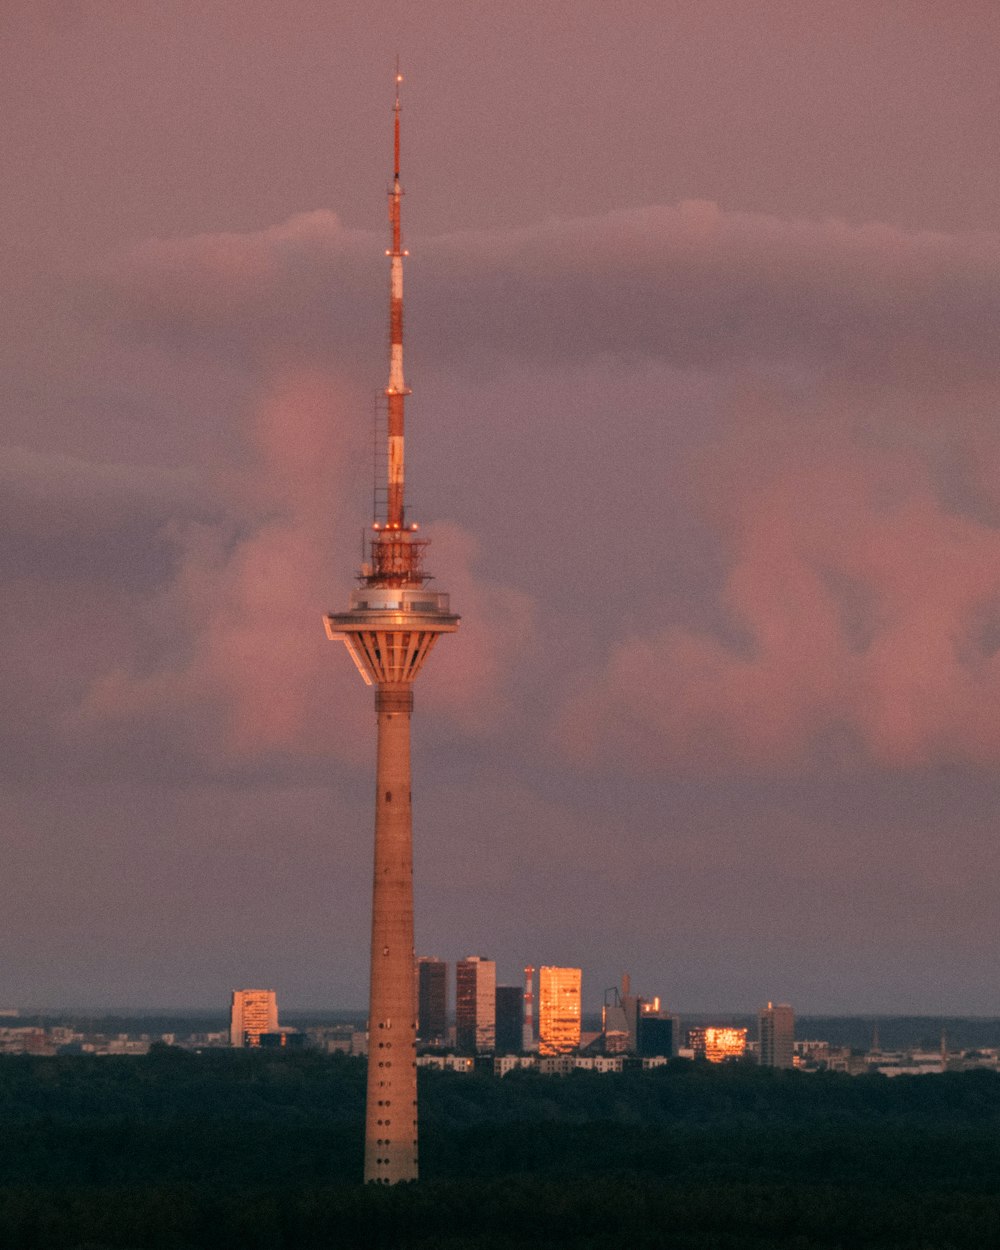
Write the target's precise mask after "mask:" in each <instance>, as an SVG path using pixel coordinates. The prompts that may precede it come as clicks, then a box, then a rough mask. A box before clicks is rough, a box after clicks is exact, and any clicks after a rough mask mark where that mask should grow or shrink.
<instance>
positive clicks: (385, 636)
mask: <svg viewBox="0 0 1000 1250" xmlns="http://www.w3.org/2000/svg"><path fill="white" fill-rule="evenodd" d="M401 81H402V79H401V76H400V75H399V73H398V72H397V74H396V101H395V105H394V108H393V154H394V161H393V179H392V186H391V188H390V189H389V225H390V230H391V239H392V247H391V248H390V250H389V251H388V252H387V253H386V254H387V256H388V257H389V271H390V297H389V341H390V347H389V385H388V386H387V387H386V389H385V394H386V400H387V407H388V447H387V451H388V472H387V482H386V485H387V488H388V489H387V493H386V507H385V516H384V517H376V520H375V522H374V525H373V534H372V537H371V540H370V544H369V551H368V554H369V560H368V561H367V562H366V563H365V564H363V565H362V567H361V572H360V574H359V576H358V582H359V586H358V589H357V590H355V591H353V592H352V594H351V602H350V608H349V609H348V611H346V612H338V613H333V614H331V615H329V616H327V617H325V618H324V620H325V624H326V632H327V635H328V636H329V637H330V638H331V639H338V640H342V641H343V642H345V643H346V644H347V649H348V651H349V652H350V653H351V658H352V659H353V660H354V663H355V664H356V665H357V667H358V671H359V672H360V674H361V676H362V677H363V678H364V680H365V683H366V684H367V685H369V686H372V685H374V687H375V715H376V720H377V723H378V754H377V764H376V777H375V875H374V887H373V892H372V946H371V990H370V997H369V1011H368V1029H369V1044H368V1097H367V1108H366V1116H365V1180H366V1181H374V1182H377V1183H380V1184H383V1185H392V1184H395V1183H396V1182H397V1181H412V1180H416V1179H417V1063H416V1053H417V1052H416V1033H417V1009H416V1001H415V993H414V974H413V969H414V949H413V827H412V818H411V809H410V714H411V712H412V710H413V682H414V680H415V679H416V676H417V674H418V673H419V672H420V668H421V665H422V664H423V662H424V660H425V659H426V658H427V656H428V654H429V653H430V650H431V648H432V647H433V646H434V644H435V643H436V642H437V640H438V638H439V637H440V636H441V635H442V634H452V633H454V632H455V630H456V629H457V628H458V620H459V618H458V617H457V616H453V615H452V613H451V609H450V607H449V603H448V596H447V595H446V594H442V593H440V592H438V591H431V590H428V589H427V583H428V581H429V580H430V575H429V574H428V573H426V572H425V571H424V567H423V558H424V552H425V550H426V548H427V543H426V541H423V540H421V539H418V538H417V526H416V525H415V524H413V523H412V522H410V521H408V520H407V516H406V507H405V503H404V491H403V487H404V480H405V472H404V464H405V461H404V456H403V405H404V403H405V400H406V396H407V395H409V394H410V389H409V387H408V386H407V385H406V382H405V381H404V378H403V257H404V256H406V254H407V253H406V252H405V251H404V250H403V244H402V221H401V212H400V209H401V204H402V195H403V192H402V188H401V186H400V181H399V115H400V103H399V84H400V82H401Z"/></svg>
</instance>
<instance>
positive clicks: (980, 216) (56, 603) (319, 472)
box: [0, 0, 1000, 1016]
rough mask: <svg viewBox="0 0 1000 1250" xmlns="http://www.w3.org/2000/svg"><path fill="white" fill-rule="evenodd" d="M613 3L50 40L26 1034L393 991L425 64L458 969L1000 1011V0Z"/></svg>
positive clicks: (425, 263) (392, 9)
mask: <svg viewBox="0 0 1000 1250" xmlns="http://www.w3.org/2000/svg"><path fill="white" fill-rule="evenodd" d="M570 12H571V11H570V9H569V8H568V7H566V6H560V5H559V4H555V5H553V6H551V8H549V7H546V9H545V11H544V12H538V11H537V10H536V6H531V5H528V4H522V3H517V2H515V3H512V4H510V5H505V6H503V10H502V11H501V10H499V9H497V10H490V9H479V10H477V11H475V12H470V11H469V10H468V8H467V6H462V5H459V4H450V3H434V2H432V3H430V4H428V5H427V6H422V9H421V13H420V15H419V16H418V15H411V14H410V13H409V12H408V10H407V9H406V7H405V6H402V5H398V6H397V5H391V4H384V5H376V6H373V8H372V9H371V10H370V11H366V13H365V15H364V17H363V18H362V17H361V16H360V15H358V14H357V13H355V12H353V11H352V6H350V5H347V4H336V3H334V4H328V5H319V4H315V3H312V2H311V0H310V2H305V0H301V2H300V0H296V2H295V3H292V4H290V5H287V6H285V7H283V9H282V12H281V14H276V13H275V12H274V11H273V8H271V7H270V6H268V5H266V4H264V3H259V2H257V0H250V2H249V3H240V4H238V5H237V4H236V3H235V2H231V0H214V2H213V3H212V4H210V5H208V6H198V8H197V9H196V10H195V9H193V8H192V6H190V5H187V4H184V3H181V2H180V0H165V2H164V3H162V4H160V5H158V6H157V9H156V11H155V13H154V12H151V11H147V10H145V9H143V10H139V9H137V8H135V6H127V5H124V4H118V3H114V2H112V3H88V2H85V0H81V2H80V3H73V4H66V5H61V4H60V5H30V6H29V5H18V4H15V5H13V6H11V7H10V8H9V9H8V10H7V11H6V12H5V14H4V16H3V18H2V19H0V23H2V28H3V32H4V35H5V37H6V38H7V41H8V45H9V47H10V49H11V56H10V61H11V65H10V73H9V75H8V76H7V78H6V80H5V81H4V82H3V83H2V84H0V98H2V100H3V104H4V110H5V118H6V119H7V120H6V123H5V130H6V138H7V143H8V150H7V161H6V166H7V168H8V169H9V170H16V171H17V177H16V178H15V179H14V180H13V191H14V194H12V195H11V196H10V197H8V200H9V202H8V203H6V205H4V206H0V227H2V229H3V237H4V239H5V240H6V242H7V244H8V246H7V247H6V248H4V249H3V250H2V253H0V264H2V281H3V289H4V291H5V299H4V301H3V303H2V306H0V317H2V318H3V321H4V334H3V335H0V343H2V344H3V346H2V347H0V353H2V355H0V361H2V363H0V394H2V396H3V400H4V410H5V412H6V413H7V423H6V428H5V434H4V439H3V451H2V460H0V465H2V471H3V479H4V487H5V489H4V490H3V492H2V495H0V498H2V499H3V509H4V512H3V522H4V533H5V538H6V541H5V542H4V544H3V546H2V552H0V554H2V558H3V578H4V588H5V595H4V620H5V624H6V627H7V628H6V631H5V633H6V647H5V654H4V659H3V674H2V680H3V683H4V693H5V700H6V702H7V709H8V711H7V716H6V717H5V718H4V721H3V725H4V730H3V732H4V734H5V737H4V753H3V768H4V776H5V781H4V785H3V787H2V788H0V803H2V812H0V829H2V834H0V838H2V842H0V846H2V853H3V856H4V865H5V871H4V874H3V884H2V886H0V889H2V895H0V900H2V903H3V907H4V912H5V915H6V916H7V917H8V918H9V925H8V928H9V930H10V933H9V935H8V939H7V943H6V947H5V952H4V974H3V976H2V977H0V1003H5V1002H10V1004H11V1005H13V1006H16V1005H25V1006H28V1005H31V1006H45V1005H51V1006H67V1007H75V1006H87V1007H94V1006H97V1005H110V1004H115V1005H116V1006H119V1007H126V1006H130V1005H131V1006H138V1005H143V1004H145V1005H150V1004H153V1003H159V1004H162V1003H165V1002H186V1003H187V1004H188V1005H189V1006H192V1007H194V1006H198V1005H200V1004H201V1005H211V1004H214V1003H216V1002H219V1001H223V1000H224V999H225V997H226V996H227V995H228V994H229V992H230V990H231V989H232V986H234V985H239V984H246V985H257V984H259V985H274V986H277V987H278V989H279V992H280V993H281V998H282V1002H283V1004H287V1006H288V1007H289V1008H290V1009H294V1008H295V1007H296V1006H299V1005H302V1006H317V1005H321V1004H331V1005H334V1004H345V1005H355V1006H356V1005H357V1004H359V1003H361V1002H363V1000H364V991H363V986H364V983H365V979H366V975H367V972H366V966H367V932H368V930H367V919H366V913H367V907H368V898H369V895H368V889H369V874H370V866H369V862H368V855H369V850H368V848H369V838H370V775H371V770H372V765H373V753H372V752H371V750H370V744H369V741H368V739H369V737H370V735H369V734H368V720H369V717H368V713H367V704H366V702H365V700H364V698H363V696H361V695H360V694H359V692H358V691H357V690H356V689H355V688H354V687H355V683H356V676H355V674H354V673H353V672H352V671H350V666H347V665H344V666H339V665H338V666H335V665H334V664H332V663H331V657H330V655H329V645H328V643H326V642H325V640H324V639H323V638H322V637H321V636H320V637H316V636H315V635H316V617H317V613H318V612H320V611H322V610H324V609H332V608H335V607H336V606H337V605H339V604H342V603H343V602H345V601H346V594H347V591H348V589H349V587H350V576H349V574H350V570H351V569H352V568H353V567H354V565H355V563H356V558H355V552H356V551H357V534H358V530H359V529H360V525H361V522H362V521H363V519H364V518H365V517H366V516H367V515H368V500H369V498H370V480H371V471H370V452H369V437H370V428H371V408H372V396H373V394H374V393H375V392H376V391H377V390H378V389H379V388H380V386H381V385H382V382H383V377H384V364H383V350H384V340H385V331H384V292H385V282H384V273H383V268H384V256H383V252H384V223H383V213H382V208H381V201H380V192H381V190H382V188H383V186H384V183H385V171H384V159H383V156H384V142H383V136H384V130H385V126H386V124H387V123H388V119H389V110H388V108H387V107H386V103H385V99H384V94H385V82H386V81H387V75H388V74H389V73H390V72H391V69H392V59H393V55H394V53H395V51H396V49H397V47H398V50H399V53H400V56H401V60H402V68H403V71H404V73H405V75H406V87H407V101H406V107H407V135H408V137H407V145H408V148H407V151H408V156H407V174H406V177H407V189H408V191H409V192H410V194H409V196H408V198H407V202H406V212H407V233H408V243H409V245H410V246H411V247H412V250H413V257H412V260H411V262H409V267H408V270H407V283H408V288H407V302H408V310H407V311H408V314H409V321H408V347H409V352H408V362H409V363H408V369H409V376H408V382H409V383H410V384H411V385H412V386H413V388H414V392H415V395H414V400H413V402H412V404H411V405H410V406H409V407H408V413H407V415H408V417H409V418H410V421H411V428H412V429H413V430H414V433H415V438H414V441H413V444H412V456H411V462H410V464H411V471H410V473H409V474H408V486H411V487H412V494H411V499H412V502H413V504H414V510H415V515H417V516H418V517H419V519H420V521H421V522H422V529H423V532H424V533H425V534H426V536H427V537H429V538H430V539H431V540H432V541H433V544H434V545H433V548H432V553H433V556H434V559H433V563H432V568H433V571H434V573H435V574H436V575H437V578H438V579H439V581H438V583H435V584H439V585H440V586H441V587H446V588H447V589H448V591H450V592H451V594H452V596H453V599H454V602H455V603H456V604H457V605H459V606H460V609H461V611H462V615H463V625H462V631H461V633H460V634H459V635H457V636H456V638H455V639H453V640H451V642H450V644H449V647H448V648H447V649H442V651H441V653H439V654H437V655H436V656H435V661H434V664H433V665H432V666H431V668H430V669H429V670H428V673H427V674H426V676H425V677H424V679H423V683H422V686H421V699H420V717H421V733H420V735H419V741H417V742H415V744H414V772H415V775H416V779H417V787H418V788H417V791H416V793H415V796H414V806H415V825H416V827H415V831H414V832H415V842H416V847H417V859H416V864H415V889H416V908H417V949H418V951H434V952H437V953H439V954H441V956H442V957H444V958H447V959H448V960H449V962H454V961H455V959H457V958H458V957H460V956H461V955H463V954H464V953H466V952H467V951H471V950H485V951H488V952H489V953H490V957H491V958H495V959H496V961H497V963H498V965H499V966H501V967H503V968H505V969H510V970H511V971H513V970H515V969H519V968H520V967H522V966H523V964H524V963H525V961H526V959H527V958H528V957H529V956H530V958H531V960H532V961H533V962H534V963H535V964H536V966H537V965H539V964H541V963H547V964H551V965H555V966H582V968H583V978H584V984H585V985H587V984H590V985H608V986H611V985H615V984H616V983H617V981H618V978H619V976H620V973H621V971H622V969H623V968H628V969H629V970H630V971H631V973H632V975H633V980H634V982H635V984H636V985H640V986H643V987H645V988H646V989H647V990H648V991H649V992H651V993H656V994H659V995H661V997H662V998H663V1001H664V1003H665V1004H667V1005H669V1006H670V1009H671V1010H678V1011H685V1010H686V1011H689V1012H693V1011H701V1010H721V1009H723V1008H725V1009H728V1010H738V1009H747V1010H756V1008H757V1007H758V1006H759V1004H760V1003H762V1002H765V1001H768V1000H774V1001H788V1002H792V1003H794V1004H795V1006H796V1011H797V1012H798V1013H801V1014H815V1013H818V1012H820V1011H822V1012H826V1013H829V1014H840V1013H841V1012H842V1011H843V1009H845V1008H849V1009H850V1010H852V1011H855V1012H857V1013H859V1014H873V1015H879V1014H890V1013H891V1014H908V1013H921V1014H924V1013H928V1014H980V1015H984V1016H990V1015H993V1014H994V1013H995V1012H996V1010H997V1009H998V1008H997V1004H998V1002H1000V987H998V985H997V981H996V978H995V974H994V973H993V971H992V959H991V950H992V945H991V943H992V934H993V932H994V930H995V921H996V915H997V912H998V910H1000V886H998V885H997V882H998V881H1000V849H998V846H997V838H996V831H995V816H994V813H995V811H996V810H997V806H998V802H997V801H998V799H1000V785H998V778H997V767H998V764H1000V697H998V696H1000V660H998V659H997V640H998V639H1000V473H998V470H997V468H996V465H997V464H1000V456H998V455H997V453H998V451H1000V447H998V441H1000V435H998V433H997V430H996V421H995V411H996V407H997V400H998V399H1000V375H998V366H997V363H996V362H997V360H998V359H1000V355H998V353H997V352H996V350H995V349H996V343H995V340H996V338H997V331H996V326H997V312H998V310H1000V204H998V202H997V197H998V193H997V189H996V186H995V179H994V177H993V175H992V171H993V170H994V169H995V167H996V157H997V150H996V149H997V145H998V140H997V136H996V134H995V127H994V126H993V125H992V119H993V118H994V117H995V115H996V105H997V98H996V97H997V95H998V92H1000V89H998V87H997V84H996V81H995V72H994V66H995V63H996V58H997V54H998V53H1000V14H998V13H997V12H996V11H995V10H994V9H993V8H992V6H986V5H979V4H975V3H970V4H967V5H964V6H962V17H961V20H955V17H954V13H955V10H954V7H953V6H941V5H937V4H933V3H916V2H915V3H912V4H910V5H904V6H899V7H898V8H897V9H895V10H894V11H893V12H892V13H888V12H882V13H873V12H871V11H870V6H867V5H865V4H862V3H844V2H839V0H835V2H833V3H831V4H830V5H828V6H826V7H825V8H824V9H823V12H822V13H820V14H817V13H811V14H809V15H808V17H807V16H806V15H804V14H802V13H800V12H798V11H797V6H795V5H793V4H786V3H778V2H774V3H768V4H764V5H763V6H760V8H759V9H757V10H755V12H754V13H752V14H751V13H748V12H746V11H745V6H740V5H739V4H737V3H735V2H726V3H724V2H722V0H705V2H704V3H699V4H696V3H694V0H682V2H678V3H674V4H668V5H666V6H664V5H662V4H653V3H632V4H625V5H624V6H622V7H621V10H620V11H619V12H616V14H615V15H613V16H609V15H608V14H607V13H606V12H605V11H604V7H603V6H600V5H597V4H584V5H582V6H573V9H572V13H573V14H574V15H577V20H575V21H571V20H568V14H569V13H570ZM581 13H582V14H584V15H585V19H586V20H582V19H581V18H580V17H579V16H578V15H579V14H581ZM386 49H389V50H390V51H389V52H388V53H387V52H386ZM490 621H495V622H496V624H497V629H496V630H493V629H491V627H490V624H489V622H490ZM510 638H512V639H514V640H515V641H514V642H507V641H505V640H506V639H510ZM335 667H336V668H337V669H338V670H339V669H340V668H346V669H347V670H348V671H346V672H341V671H337V672H334V671H333V670H334V668H335ZM331 753H332V755H331ZM511 979H512V980H515V981H516V979H517V978H516V976H515V977H513V978H511Z"/></svg>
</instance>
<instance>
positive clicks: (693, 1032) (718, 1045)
mask: <svg viewBox="0 0 1000 1250" xmlns="http://www.w3.org/2000/svg"><path fill="white" fill-rule="evenodd" d="M688 1046H690V1047H691V1049H692V1050H693V1051H694V1055H695V1058H696V1059H707V1060H708V1062H709V1063H724V1062H725V1061H726V1060H727V1059H742V1058H743V1056H744V1055H745V1054H746V1053H747V1031H746V1029H732V1028H718V1027H715V1026H712V1025H709V1026H708V1027H706V1028H698V1029H690V1030H689V1031H688Z"/></svg>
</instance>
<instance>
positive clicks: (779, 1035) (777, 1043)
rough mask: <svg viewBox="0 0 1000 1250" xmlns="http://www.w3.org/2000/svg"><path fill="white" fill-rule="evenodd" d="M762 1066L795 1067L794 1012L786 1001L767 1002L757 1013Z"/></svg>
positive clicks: (759, 1056)
mask: <svg viewBox="0 0 1000 1250" xmlns="http://www.w3.org/2000/svg"><path fill="white" fill-rule="evenodd" d="M757 1026H758V1032H757V1039H758V1045H759V1055H758V1058H759V1062H760V1066H761V1067H762V1068H794V1067H795V1012H794V1011H792V1009H791V1007H789V1005H788V1004H787V1003H768V1004H767V1006H766V1007H763V1008H762V1009H761V1010H760V1011H759V1012H758V1013H757Z"/></svg>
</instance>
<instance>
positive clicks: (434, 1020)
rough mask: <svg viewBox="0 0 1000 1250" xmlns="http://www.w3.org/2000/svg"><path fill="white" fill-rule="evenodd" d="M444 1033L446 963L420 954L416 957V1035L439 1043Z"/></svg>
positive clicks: (443, 1037)
mask: <svg viewBox="0 0 1000 1250" xmlns="http://www.w3.org/2000/svg"><path fill="white" fill-rule="evenodd" d="M447 1032H448V965H447V964H446V963H445V962H444V960H443V959H431V958H430V957H429V956H427V955H421V957H420V958H419V959H418V960H417V1037H418V1038H419V1039H420V1041H422V1042H427V1043H429V1044H431V1045H440V1044H441V1043H442V1042H443V1041H444V1039H445V1035H446V1034H447Z"/></svg>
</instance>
